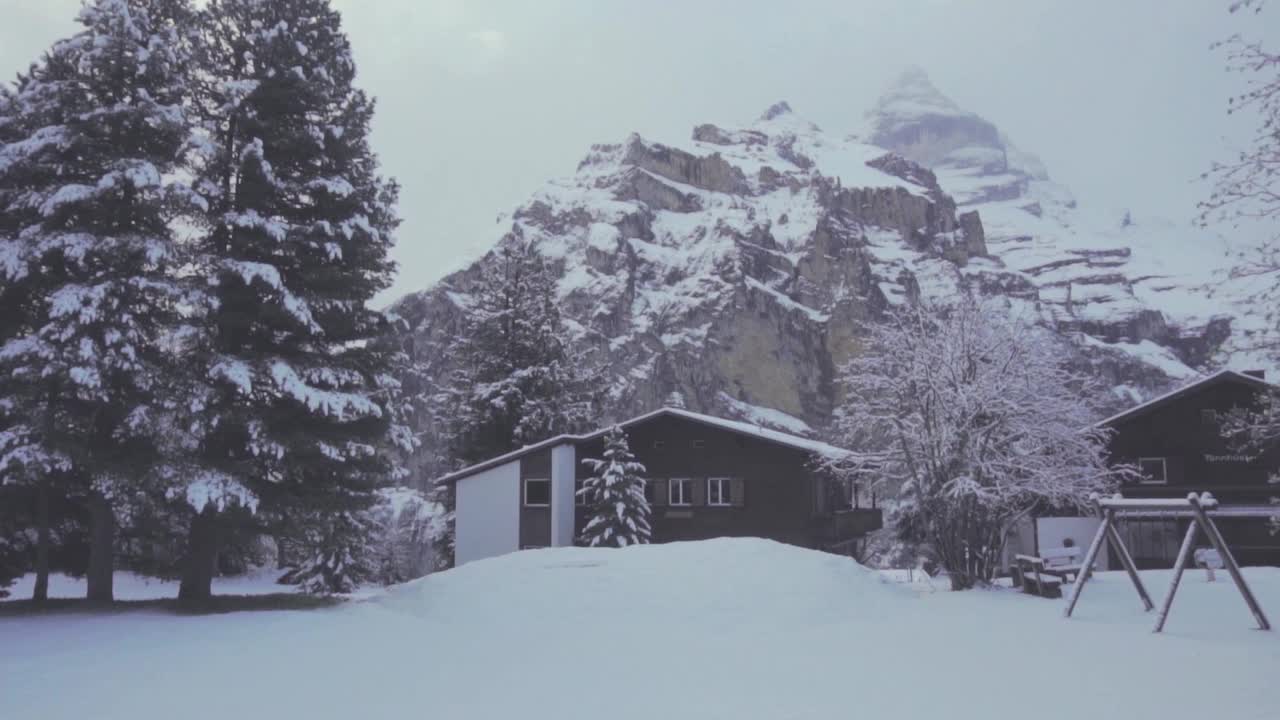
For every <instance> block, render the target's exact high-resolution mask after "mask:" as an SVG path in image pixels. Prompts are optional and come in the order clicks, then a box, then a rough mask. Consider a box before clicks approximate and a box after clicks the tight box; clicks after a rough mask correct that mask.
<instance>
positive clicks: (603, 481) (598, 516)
mask: <svg viewBox="0 0 1280 720" xmlns="http://www.w3.org/2000/svg"><path fill="white" fill-rule="evenodd" d="M582 462H583V464H585V465H587V466H588V467H590V468H591V470H592V475H591V477H589V478H587V479H586V481H584V482H583V484H582V489H581V490H578V495H580V496H581V497H582V498H583V499H584V500H585V502H586V505H587V508H588V513H589V515H588V518H589V519H588V520H587V526H586V527H585V528H583V530H582V537H581V538H580V541H581V542H582V544H584V545H588V546H590V547H626V546H628V545H640V544H643V543H647V542H649V534H650V529H649V501H648V500H646V499H645V497H644V483H645V480H644V475H643V473H644V465H641V464H640V463H638V462H636V459H635V456H633V455H632V454H631V449H630V447H628V446H627V434H626V433H625V432H623V431H622V428H621V427H618V426H617V425H615V426H613V428H611V429H610V430H609V433H608V434H607V435H605V437H604V458H603V459H595V458H585V459H583V461H582Z"/></svg>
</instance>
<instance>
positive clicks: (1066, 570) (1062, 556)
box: [1010, 547, 1081, 598]
mask: <svg viewBox="0 0 1280 720" xmlns="http://www.w3.org/2000/svg"><path fill="white" fill-rule="evenodd" d="M1013 559H1014V565H1013V567H1012V568H1010V569H1011V570H1012V573H1013V584H1014V587H1021V588H1022V591H1023V592H1025V593H1029V594H1031V595H1039V596H1040V597H1046V598H1060V597H1062V584H1063V583H1064V582H1068V581H1075V579H1076V578H1077V577H1078V576H1079V575H1080V569H1081V566H1080V565H1079V560H1080V548H1076V547H1069V548H1047V549H1045V550H1042V551H1041V552H1040V554H1039V555H1038V556H1037V555H1015V556H1014V558H1013Z"/></svg>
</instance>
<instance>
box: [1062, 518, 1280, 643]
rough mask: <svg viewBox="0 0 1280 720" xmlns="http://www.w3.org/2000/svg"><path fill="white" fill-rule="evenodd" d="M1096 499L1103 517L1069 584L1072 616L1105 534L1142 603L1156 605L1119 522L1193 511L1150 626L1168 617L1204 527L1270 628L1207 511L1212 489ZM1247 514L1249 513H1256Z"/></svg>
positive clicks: (1159, 625) (1262, 624)
mask: <svg viewBox="0 0 1280 720" xmlns="http://www.w3.org/2000/svg"><path fill="white" fill-rule="evenodd" d="M1092 500H1093V503H1094V505H1095V507H1096V508H1097V511H1098V515H1099V516H1100V517H1101V518H1102V522H1101V523H1100V524H1099V525H1098V532H1097V533H1096V534H1095V535H1094V536H1093V542H1092V543H1090V544H1089V552H1088V554H1087V555H1086V556H1085V560H1084V567H1083V568H1081V571H1080V575H1079V577H1078V578H1077V580H1076V582H1075V584H1074V585H1073V586H1072V588H1071V596H1070V598H1069V599H1068V601H1067V607H1066V610H1065V611H1064V613H1063V615H1064V616H1065V617H1071V613H1072V612H1073V611H1074V610H1075V607H1076V603H1077V602H1079V600H1080V593H1081V592H1083V591H1084V585H1085V582H1086V581H1088V579H1089V578H1090V576H1091V575H1092V574H1093V564H1094V563H1095V562H1096V561H1097V556H1098V552H1099V551H1100V550H1101V548H1102V543H1103V541H1104V539H1105V540H1106V541H1108V542H1109V543H1110V544H1111V546H1112V548H1113V549H1114V551H1115V553H1116V556H1117V557H1118V558H1119V559H1120V562H1121V564H1123V565H1124V568H1125V571H1126V572H1127V573H1128V575H1129V579H1130V580H1132V581H1133V586H1134V588H1135V589H1136V590H1137V591H1138V596H1139V597H1140V598H1142V603H1143V605H1145V606H1146V609H1147V610H1148V611H1150V610H1153V609H1154V605H1153V604H1152V602H1151V597H1150V596H1149V595H1148V594H1147V590H1146V588H1145V587H1143V585H1142V579H1141V578H1140V577H1139V576H1138V567H1137V564H1136V563H1134V561H1133V556H1131V555H1130V554H1129V549H1128V548H1127V547H1125V544H1124V538H1123V537H1122V536H1121V535H1120V531H1119V529H1118V528H1117V527H1116V522H1117V520H1121V519H1124V518H1125V517H1129V516H1133V517H1150V516H1151V515H1155V516H1157V517H1190V519H1191V523H1190V524H1189V525H1188V527H1187V533H1186V535H1185V536H1184V537H1183V539H1182V545H1181V547H1179V548H1178V558H1177V561H1176V563H1175V565H1174V568H1173V578H1172V579H1171V581H1170V583H1169V590H1168V592H1167V593H1166V594H1165V596H1164V598H1163V600H1162V602H1161V603H1160V612H1159V613H1158V615H1157V617H1156V624H1155V628H1154V629H1153V630H1152V632H1156V633H1158V632H1161V631H1163V630H1164V626H1165V623H1166V622H1167V621H1168V619H1169V611H1170V609H1171V608H1172V607H1173V598H1174V595H1176V594H1177V592H1178V585H1179V583H1181V581H1182V575H1183V572H1184V571H1185V570H1186V566H1187V563H1188V562H1189V560H1190V558H1191V551H1192V548H1193V547H1194V546H1195V538H1196V531H1197V528H1198V529H1199V530H1202V531H1203V532H1204V534H1205V537H1206V538H1208V539H1209V543H1210V544H1211V545H1212V546H1213V548H1214V549H1215V550H1217V551H1218V554H1219V555H1220V556H1221V557H1222V562H1223V565H1224V566H1225V567H1226V568H1227V572H1228V573H1230V574H1231V579H1232V580H1233V581H1234V582H1235V585H1236V588H1237V589H1238V590H1239V591H1240V595H1241V597H1243V598H1244V601H1245V603H1246V604H1247V605H1248V606H1249V610H1250V611H1251V612H1252V613H1253V617H1254V619H1255V620H1257V622H1258V627H1259V628H1260V629H1262V630H1270V629H1271V623H1270V622H1269V621H1268V620H1267V616H1266V614H1264V613H1263V611H1262V606H1261V605H1259V604H1258V600H1257V598H1256V597H1254V595H1253V591H1252V590H1250V589H1249V585H1248V583H1246V582H1245V579H1244V575H1243V574H1242V573H1241V572H1240V566H1239V565H1238V564H1236V559H1235V556H1233V555H1232V554H1231V551H1230V549H1229V548H1228V547H1227V543H1226V541H1225V540H1224V539H1223V537H1222V533H1221V532H1220V531H1219V530H1218V526H1217V525H1215V524H1214V522H1213V518H1212V517H1211V516H1210V515H1209V512H1210V511H1211V510H1214V509H1216V508H1217V507H1218V501H1217V500H1216V499H1215V498H1214V497H1213V495H1211V494H1209V493H1204V494H1203V495H1196V494H1195V493H1190V494H1188V495H1187V497H1186V498H1185V499H1178V500H1156V499H1152V500H1139V499H1125V498H1122V497H1119V496H1118V495H1117V496H1115V497H1111V498H1107V499H1098V498H1097V497H1096V496H1095V497H1094V498H1092ZM1249 510H1252V509H1249ZM1234 514H1235V515H1240V514H1241V513H1240V510H1239V509H1236V510H1235V513H1234ZM1244 516H1245V517H1251V516H1252V515H1244Z"/></svg>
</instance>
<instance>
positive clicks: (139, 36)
mask: <svg viewBox="0 0 1280 720" xmlns="http://www.w3.org/2000/svg"><path fill="white" fill-rule="evenodd" d="M185 10H186V4H185V2H184V0H90V2H86V3H85V5H84V6H83V8H82V9H81V11H80V14H79V17H78V19H79V22H80V24H81V25H83V26H84V29H83V30H81V31H80V32H79V33H77V34H76V35H74V36H73V37H71V38H69V39H66V40H63V41H60V42H58V43H57V44H55V45H54V47H53V48H52V49H51V50H50V51H49V52H48V53H47V54H46V55H45V57H44V58H43V59H42V61H41V62H40V63H38V64H37V65H36V66H34V67H33V68H32V70H31V71H30V73H29V74H28V75H27V76H24V77H23V78H22V79H20V81H19V84H18V86H17V87H16V89H15V91H14V93H13V94H12V96H11V97H10V98H9V100H8V102H9V103H16V106H17V111H16V114H15V113H13V112H12V111H9V112H6V113H5V114H6V115H8V116H9V117H8V119H7V120H6V121H5V124H6V125H7V127H6V129H5V130H3V131H0V132H3V133H4V135H5V136H6V137H5V139H6V142H5V144H4V145H3V147H0V202H2V203H3V208H0V210H2V211H0V216H4V217H5V218H6V219H5V220H4V221H3V230H2V231H3V232H4V233H5V234H6V236H7V237H6V240H5V242H6V245H5V248H4V250H3V251H2V252H3V258H4V260H3V271H4V273H5V279H6V282H17V283H19V284H20V285H22V289H21V290H20V291H19V292H20V293H21V296H22V297H21V300H20V301H19V302H17V303H15V305H14V307H12V308H10V307H9V306H6V314H9V312H10V311H12V312H13V313H14V315H15V317H14V318H12V319H10V320H8V321H7V322H8V323H11V325H10V327H9V329H7V330H6V334H8V335H9V337H6V338H4V345H3V347H2V348H0V364H2V365H3V367H0V376H4V377H6V378H8V379H9V380H10V381H11V383H10V384H9V385H8V386H6V388H5V390H6V402H7V403H10V407H9V408H8V410H7V412H8V414H9V416H10V417H11V418H14V419H16V423H15V424H16V425H17V426H19V431H18V432H17V433H14V430H13V425H11V426H10V428H9V429H8V430H7V431H6V432H8V433H13V434H12V435H10V436H9V440H10V442H9V443H8V444H7V447H6V449H5V452H6V456H5V460H4V467H3V472H5V473H6V477H8V478H19V479H25V480H26V481H29V482H30V481H34V482H38V483H43V484H44V486H45V487H50V486H52V485H54V484H55V483H57V484H58V486H59V487H60V488H61V489H62V490H63V491H65V492H67V493H68V494H72V495H74V496H76V497H79V498H81V499H82V500H83V502H84V503H85V504H86V506H87V508H88V510H89V515H90V518H91V520H90V524H91V532H90V539H91V541H90V557H89V571H88V581H89V583H88V595H89V599H90V600H93V601H99V602H104V601H110V600H111V599H112V571H113V537H114V529H115V522H116V518H115V515H114V509H113V507H112V501H113V498H114V497H116V496H118V495H119V494H120V493H122V492H124V491H126V489H127V486H128V484H129V483H130V482H131V481H132V480H133V479H136V478H139V477H141V476H142V475H143V474H144V472H145V471H146V469H147V465H148V463H149V462H150V461H151V460H153V459H154V446H153V443H152V442H151V438H152V437H154V435H155V434H156V431H157V428H156V427H155V419H156V415H155V413H154V412H153V411H154V409H155V407H156V403H157V401H158V398H157V392H156V383H157V378H160V377H163V376H164V366H165V356H166V353H165V352H164V350H163V349H162V347H161V345H162V339H163V337H164V335H165V332H166V328H167V327H168V326H169V323H170V319H171V317H172V314H173V312H174V311H175V307H176V305H177V303H178V300H179V293H178V291H177V286H176V285H175V283H174V282H173V281H172V273H171V271H170V270H171V266H172V265H173V263H174V259H175V256H176V253H175V244H174V242H173V238H172V234H171V232H170V229H169V220H170V219H171V215H172V212H171V208H172V206H173V204H174V203H175V202H176V201H177V200H179V199H181V198H184V197H186V196H187V193H186V186H184V185H183V183H182V182H181V180H180V179H177V178H176V176H175V174H174V171H175V170H176V169H177V167H178V165H179V160H180V156H181V149H182V147H183V145H184V143H185V142H186V140H187V123H186V119H185V116H184V112H183V103H184V100H185V94H186V87H185V83H184V79H185V76H184V72H185V64H186V58H185V57H183V55H182V48H183V47H184V46H183V44H182V43H180V42H177V41H176V31H177V30H176V26H177V24H178V23H177V22H175V18H177V17H181V13H183V12H185ZM10 123H12V124H10ZM14 328H16V330H14ZM10 422H11V423H13V422H14V421H13V420H11V421H10ZM15 439H16V443H14V442H12V441H14V440H15Z"/></svg>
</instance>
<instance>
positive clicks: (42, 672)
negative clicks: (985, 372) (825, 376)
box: [0, 540, 1280, 720]
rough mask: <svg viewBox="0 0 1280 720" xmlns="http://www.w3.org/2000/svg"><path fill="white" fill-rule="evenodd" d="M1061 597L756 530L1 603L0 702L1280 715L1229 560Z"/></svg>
mask: <svg viewBox="0 0 1280 720" xmlns="http://www.w3.org/2000/svg"><path fill="white" fill-rule="evenodd" d="M1247 576H1248V577H1249V579H1250V580H1251V582H1252V583H1253V584H1254V589H1255V591H1256V592H1257V593H1258V595H1259V597H1260V599H1261V601H1262V602H1263V604H1264V606H1266V607H1267V609H1268V610H1270V612H1271V614H1272V617H1273V619H1274V620H1280V570H1276V569H1271V568H1263V569H1250V570H1248V571H1247ZM1146 577H1147V578H1148V580H1149V582H1150V585H1151V590H1152V591H1153V593H1157V594H1158V593H1160V592H1163V589H1164V583H1165V582H1166V580H1167V573H1162V572H1149V573H1146ZM1061 610H1062V601H1060V600H1057V601H1051V600H1043V599H1039V598H1032V597H1029V596H1024V595H1021V594H1018V593H1016V592H1013V591H981V592H967V593H948V592H937V593H919V592H913V591H912V590H909V589H905V588H903V587H901V586H898V585H895V584H892V583H888V582H885V581H884V580H883V579H882V578H881V576H880V575H879V574H878V573H875V572H872V571H868V570H864V569H862V568H861V567H859V566H857V565H855V564H854V563H853V562H852V561H849V560H847V559H843V558H838V557H834V556H829V555H823V554H820V553H815V552H810V551H806V550H800V549H796V548H792V547H788V546H784V545H779V544H776V543H772V542H767V541H762V540H715V541H710V542H703V543H681V544H672V545H661V546H641V547H634V548H629V549H627V550H620V551H619V550H588V549H576V548H569V549H556V550H538V551H527V552H523V553H519V554H516V555H511V556H507V557H503V558H497V559H494V560H488V561H482V562H478V563H473V564H471V565H468V566H465V567H462V568H460V569H458V570H454V571H450V572H446V573H440V574H437V575H434V576H431V577H429V578H426V579H424V580H421V581H418V582H414V583H410V584H407V585H404V586H401V587H398V588H395V589H393V590H392V591H390V592H388V593H385V594H382V595H379V596H376V597H372V598H369V599H366V600H364V601H359V602H351V603H348V604H346V605H343V606H340V607H335V608H328V609H322V610H313V611H308V612H298V611H278V612H244V613H233V614H226V615H210V616H198V617H180V616H175V615H170V614H164V613H161V612H158V611H136V612H125V613H117V614H111V615H105V616H94V615H74V614H72V615H67V614H54V615H50V616H44V617H22V618H0V717H4V718H14V719H15V720H29V719H34V718H40V719H45V718H48V719H51V720H52V719H55V718H76V720H83V718H95V720H97V719H110V718H122V719H128V720H151V719H152V718H156V719H159V718H164V719H166V720H167V719H168V718H174V717H181V718H184V720H196V719H198V718H219V719H224V718H271V719H272V720H275V719H277V718H289V717H298V718H308V720H318V719H320V718H409V717H414V718H417V717H422V718H450V719H461V718H494V719H504V718H516V717H520V718H555V719H557V720H560V719H569V718H591V719H593V720H595V719H597V718H609V720H625V719H629V718H645V719H652V718H699V719H704V718H734V719H735V720H744V719H748V718H769V719H780V718H823V719H824V720H825V719H828V718H938V717H948V718H984V719H986V718H1014V717H1036V718H1074V719H1079V718H1090V719H1092V720H1098V719H1109V718H1116V719H1117V720H1119V719H1121V718H1123V719H1125V720H1139V719H1142V718H1160V719H1161V720H1176V719H1178V718H1201V717H1215V718H1218V717H1220V718H1232V720H1243V719H1246V718H1268V719H1273V718H1276V717H1280V683H1277V682H1276V671H1277V670H1278V669H1280V637H1278V636H1277V634H1276V633H1265V632H1260V631H1258V630H1255V629H1253V626H1252V618H1251V617H1250V616H1249V613H1248V612H1247V610H1246V609H1245V607H1244V603H1243V602H1242V601H1241V600H1240V598H1239V597H1238V596H1237V595H1236V594H1235V591H1234V589H1233V587H1232V586H1231V584H1230V582H1229V581H1225V578H1224V577H1223V576H1222V575H1220V577H1219V581H1218V582H1216V583H1212V584H1209V583H1206V582H1205V580H1204V576H1203V574H1201V573H1192V574H1190V575H1188V577H1187V578H1186V579H1185V580H1184V584H1183V589H1182V591H1181V592H1180V594H1179V598H1178V602H1177V603H1176V604H1175V606H1174V611H1173V614H1172V616H1171V620H1170V623H1169V627H1168V630H1167V632H1166V633H1165V634H1163V635H1152V634H1151V632H1150V625H1151V621H1152V617H1151V616H1150V615H1149V614H1146V613H1143V612H1142V611H1141V606H1140V605H1139V604H1138V602H1137V599H1136V598H1135V597H1134V595H1133V591H1132V589H1131V588H1130V587H1129V586H1128V584H1127V580H1126V579H1125V578H1124V577H1123V576H1122V575H1115V574H1111V573H1105V574H1103V575H1102V576H1101V577H1100V578H1099V580H1098V581H1097V582H1096V583H1094V584H1091V585H1090V587H1089V588H1088V589H1087V591H1086V592H1085V594H1084V596H1083V598H1082V599H1081V603H1080V606H1079V608H1078V609H1077V614H1076V617H1075V618H1074V619H1072V620H1064V619H1063V618H1062V617H1061Z"/></svg>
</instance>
